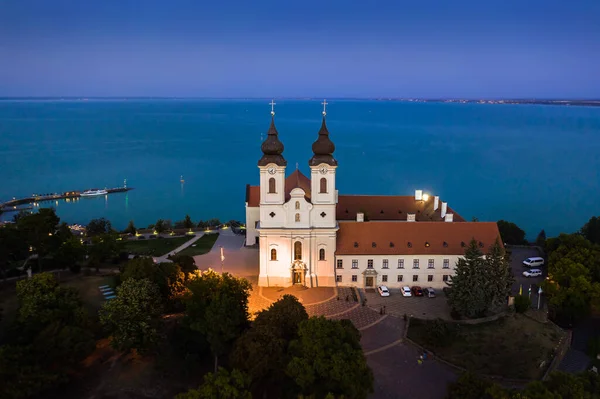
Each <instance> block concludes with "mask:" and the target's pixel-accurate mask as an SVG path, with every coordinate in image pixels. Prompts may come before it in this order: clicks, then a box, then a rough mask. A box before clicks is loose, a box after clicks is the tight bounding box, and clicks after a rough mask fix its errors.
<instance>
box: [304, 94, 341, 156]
mask: <svg viewBox="0 0 600 399" xmlns="http://www.w3.org/2000/svg"><path fill="white" fill-rule="evenodd" d="M321 104H322V105H323V121H322V122H321V129H320V130H319V137H318V138H317V140H316V141H315V142H314V143H313V145H312V150H313V156H312V158H311V159H310V160H309V161H308V164H309V165H310V166H318V165H320V164H322V163H326V164H328V165H331V166H337V161H336V160H335V158H334V157H333V152H334V151H335V145H334V144H333V142H332V141H331V139H330V138H329V131H328V130H327V124H326V123H325V116H326V115H327V104H328V103H327V100H323V102H322V103H321Z"/></svg>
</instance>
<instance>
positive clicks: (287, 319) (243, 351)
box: [231, 295, 308, 397]
mask: <svg viewBox="0 0 600 399" xmlns="http://www.w3.org/2000/svg"><path fill="white" fill-rule="evenodd" d="M305 320H308V314H307V313H306V310H305V309H304V306H302V304H301V303H300V302H299V301H298V299H297V298H296V297H294V296H292V295H284V296H283V298H281V299H280V300H278V301H277V302H274V303H273V304H271V306H269V308H268V309H266V310H263V311H261V312H260V313H259V314H258V315H257V317H256V319H255V320H254V322H253V323H252V327H251V328H250V329H249V330H247V331H246V332H245V333H244V334H243V335H242V336H241V337H240V338H239V339H238V340H237V341H236V343H235V345H234V349H233V352H232V354H231V362H232V364H233V366H234V367H236V368H238V369H240V370H242V371H244V372H246V373H247V374H248V375H249V376H250V377H251V379H252V385H253V389H252V391H253V392H254V393H255V394H256V396H257V397H258V396H262V394H263V393H266V392H267V391H268V392H269V393H270V395H269V396H270V397H283V396H285V395H283V393H282V392H281V391H282V390H284V389H286V388H288V387H290V386H293V385H294V384H293V383H292V381H290V379H289V377H288V376H287V375H286V373H285V369H286V367H287V364H288V363H289V361H290V355H289V353H288V346H289V343H290V342H291V341H292V340H294V339H296V338H298V326H299V325H300V323H301V322H303V321H305ZM296 393H297V392H296Z"/></svg>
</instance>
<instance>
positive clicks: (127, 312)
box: [99, 278, 162, 352]
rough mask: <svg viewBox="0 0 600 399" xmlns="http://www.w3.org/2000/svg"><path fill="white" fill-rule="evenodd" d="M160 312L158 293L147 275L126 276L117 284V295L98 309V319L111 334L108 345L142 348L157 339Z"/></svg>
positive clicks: (118, 347)
mask: <svg viewBox="0 0 600 399" xmlns="http://www.w3.org/2000/svg"><path fill="white" fill-rule="evenodd" d="M161 314H162V303H161V298H160V293H159V291H158V288H157V287H156V285H154V284H153V283H152V282H151V281H150V280H148V279H142V280H136V279H132V278H130V279H127V280H125V281H124V282H123V284H121V286H120V287H119V288H117V297H116V298H115V299H112V300H110V301H108V302H106V303H105V304H104V306H103V307H102V309H100V312H99V316H100V322H101V323H102V325H103V326H104V327H105V328H106V329H107V330H108V332H109V333H110V334H111V345H112V346H113V347H114V348H116V349H118V350H124V351H129V350H131V349H135V350H137V351H138V352H144V351H147V350H149V349H150V348H152V347H153V346H154V345H155V344H156V343H157V342H158V339H159V326H160V320H161Z"/></svg>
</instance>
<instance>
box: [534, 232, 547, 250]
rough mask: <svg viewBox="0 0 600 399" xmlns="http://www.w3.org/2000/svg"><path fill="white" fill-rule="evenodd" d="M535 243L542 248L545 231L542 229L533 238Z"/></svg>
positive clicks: (544, 240)
mask: <svg viewBox="0 0 600 399" xmlns="http://www.w3.org/2000/svg"><path fill="white" fill-rule="evenodd" d="M535 245H537V246H538V247H541V248H544V247H545V246H546V232H545V231H544V229H542V231H540V233H539V234H538V236H537V238H536V239H535Z"/></svg>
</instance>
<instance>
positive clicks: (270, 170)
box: [267, 167, 276, 175]
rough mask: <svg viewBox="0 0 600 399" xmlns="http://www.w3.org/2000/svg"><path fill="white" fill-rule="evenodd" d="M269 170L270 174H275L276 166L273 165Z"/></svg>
mask: <svg viewBox="0 0 600 399" xmlns="http://www.w3.org/2000/svg"><path fill="white" fill-rule="evenodd" d="M267 171H268V172H269V173H270V174H272V175H274V174H275V172H276V170H275V168H272V167H271V168H269V169H267Z"/></svg>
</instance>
